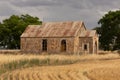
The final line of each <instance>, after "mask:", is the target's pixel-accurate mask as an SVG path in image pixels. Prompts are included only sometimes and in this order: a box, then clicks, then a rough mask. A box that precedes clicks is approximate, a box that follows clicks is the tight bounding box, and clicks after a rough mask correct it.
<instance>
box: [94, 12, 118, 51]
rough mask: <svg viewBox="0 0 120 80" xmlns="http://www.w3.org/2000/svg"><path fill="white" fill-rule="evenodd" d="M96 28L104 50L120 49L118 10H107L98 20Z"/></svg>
mask: <svg viewBox="0 0 120 80" xmlns="http://www.w3.org/2000/svg"><path fill="white" fill-rule="evenodd" d="M98 24H99V25H100V26H101V27H97V28H96V30H97V32H98V34H99V41H100V44H101V46H102V48H103V49H104V50H117V49H120V10H118V11H109V12H108V13H107V14H105V15H104V16H103V17H102V18H101V19H100V20H99V22H98Z"/></svg>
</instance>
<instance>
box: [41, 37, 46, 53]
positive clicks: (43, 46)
mask: <svg viewBox="0 0 120 80" xmlns="http://www.w3.org/2000/svg"><path fill="white" fill-rule="evenodd" d="M42 51H47V40H46V39H43V40H42Z"/></svg>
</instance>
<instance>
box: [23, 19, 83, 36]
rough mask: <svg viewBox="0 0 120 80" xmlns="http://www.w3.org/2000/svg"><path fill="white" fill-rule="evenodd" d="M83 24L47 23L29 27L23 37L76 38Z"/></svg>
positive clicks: (79, 22) (77, 22)
mask: <svg viewBox="0 0 120 80" xmlns="http://www.w3.org/2000/svg"><path fill="white" fill-rule="evenodd" d="M82 23H83V22H81V21H75V22H46V23H43V24H42V25H29V26H28V27H27V28H26V30H25V31H24V32H23V34H22V35H21V37H70V36H75V35H76V33H77V31H78V30H79V29H80V28H81V26H83V25H82Z"/></svg>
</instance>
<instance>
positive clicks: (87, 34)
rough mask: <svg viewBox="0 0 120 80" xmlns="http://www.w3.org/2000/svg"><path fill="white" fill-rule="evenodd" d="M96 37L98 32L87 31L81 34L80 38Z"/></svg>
mask: <svg viewBox="0 0 120 80" xmlns="http://www.w3.org/2000/svg"><path fill="white" fill-rule="evenodd" d="M95 35H96V30H86V31H84V32H82V33H81V34H80V37H93V36H95Z"/></svg>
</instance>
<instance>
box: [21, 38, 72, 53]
mask: <svg viewBox="0 0 120 80" xmlns="http://www.w3.org/2000/svg"><path fill="white" fill-rule="evenodd" d="M43 39H47V53H50V54H54V53H67V54H73V53H74V38H21V51H23V52H29V53H39V54H40V53H42V40H43ZM62 40H66V52H61V41H62Z"/></svg>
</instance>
